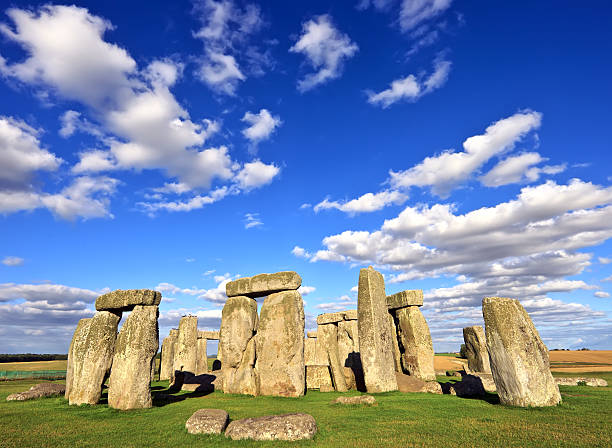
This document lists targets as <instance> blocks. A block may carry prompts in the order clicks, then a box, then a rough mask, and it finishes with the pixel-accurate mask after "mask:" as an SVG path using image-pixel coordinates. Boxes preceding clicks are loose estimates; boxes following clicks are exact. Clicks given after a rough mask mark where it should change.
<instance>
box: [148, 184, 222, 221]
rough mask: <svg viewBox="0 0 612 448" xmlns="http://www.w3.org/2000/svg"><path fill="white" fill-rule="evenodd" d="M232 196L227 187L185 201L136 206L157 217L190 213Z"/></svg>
mask: <svg viewBox="0 0 612 448" xmlns="http://www.w3.org/2000/svg"><path fill="white" fill-rule="evenodd" d="M228 194H230V191H229V189H228V188H227V187H220V188H217V189H215V190H212V191H211V192H209V193H208V194H206V195H196V196H193V197H191V198H189V199H186V200H184V201H158V202H145V201H142V202H138V203H137V204H136V205H137V206H138V207H139V208H140V209H141V210H142V211H144V212H145V213H147V214H148V215H149V216H155V214H156V213H158V212H159V211H162V210H164V211H168V212H190V211H192V210H198V209H201V208H203V207H204V206H206V205H210V204H214V203H215V202H217V201H220V200H221V199H223V198H224V197H226V196H227V195H228Z"/></svg>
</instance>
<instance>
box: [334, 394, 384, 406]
mask: <svg viewBox="0 0 612 448" xmlns="http://www.w3.org/2000/svg"><path fill="white" fill-rule="evenodd" d="M332 404H353V405H355V404H357V405H360V404H365V405H367V406H372V405H375V404H376V398H374V397H373V396H372V395H357V396H356V397H338V398H336V399H335V400H334V401H332Z"/></svg>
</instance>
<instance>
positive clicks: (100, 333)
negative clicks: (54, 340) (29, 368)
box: [68, 311, 151, 405]
mask: <svg viewBox="0 0 612 448" xmlns="http://www.w3.org/2000/svg"><path fill="white" fill-rule="evenodd" d="M120 319H121V312H119V313H113V312H110V311H98V312H97V313H96V314H95V315H94V317H92V318H91V320H89V322H88V323H87V325H86V331H84V332H83V333H82V335H81V337H83V338H85V340H84V341H83V342H82V343H81V344H75V345H74V346H73V349H74V350H75V351H74V353H73V356H72V358H71V364H72V366H71V380H70V393H69V395H68V402H69V403H70V404H75V405H79V404H97V403H98V401H100V396H101V395H102V384H104V381H105V380H106V378H107V376H108V373H109V371H110V368H111V365H112V363H113V353H114V350H115V340H116V339H117V325H118V324H119V320H120ZM77 347H79V350H77V349H76V348H77ZM150 368H151V366H150V365H149V370H150ZM149 373H150V372H149Z"/></svg>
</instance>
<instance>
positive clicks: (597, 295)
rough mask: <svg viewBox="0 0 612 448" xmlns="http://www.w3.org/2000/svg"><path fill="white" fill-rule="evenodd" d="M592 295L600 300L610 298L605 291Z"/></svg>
mask: <svg viewBox="0 0 612 448" xmlns="http://www.w3.org/2000/svg"><path fill="white" fill-rule="evenodd" d="M593 295H594V296H595V297H599V298H600V299H607V298H608V297H610V293H609V292H605V291H595V292H594V293H593Z"/></svg>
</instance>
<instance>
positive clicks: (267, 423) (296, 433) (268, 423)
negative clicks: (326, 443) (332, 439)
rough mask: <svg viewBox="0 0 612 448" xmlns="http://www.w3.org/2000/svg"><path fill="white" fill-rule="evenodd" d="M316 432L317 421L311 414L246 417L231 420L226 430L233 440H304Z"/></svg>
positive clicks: (226, 433)
mask: <svg viewBox="0 0 612 448" xmlns="http://www.w3.org/2000/svg"><path fill="white" fill-rule="evenodd" d="M316 433H317V423H316V421H315V419H314V418H313V417H312V415H309V414H283V415H269V416H265V417H256V418H244V419H242V420H236V421H233V422H231V423H230V424H229V426H228V427H227V430H226V431H225V435H226V436H227V437H229V438H231V439H232V440H242V439H250V440H304V439H312V438H313V437H314V435H315V434H316Z"/></svg>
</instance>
